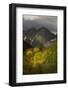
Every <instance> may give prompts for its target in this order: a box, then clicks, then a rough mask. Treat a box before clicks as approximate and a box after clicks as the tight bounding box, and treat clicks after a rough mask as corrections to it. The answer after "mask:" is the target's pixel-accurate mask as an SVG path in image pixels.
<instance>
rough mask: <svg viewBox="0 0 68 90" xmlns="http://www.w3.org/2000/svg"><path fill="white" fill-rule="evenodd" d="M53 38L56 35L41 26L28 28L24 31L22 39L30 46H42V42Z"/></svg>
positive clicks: (44, 42)
mask: <svg viewBox="0 0 68 90" xmlns="http://www.w3.org/2000/svg"><path fill="white" fill-rule="evenodd" d="M54 38H56V35H54V34H53V33H51V32H50V31H49V30H48V29H47V28H45V27H41V28H39V29H38V30H37V29H35V28H31V29H30V30H27V31H24V41H26V42H27V43H28V44H30V45H31V46H32V47H43V46H44V44H46V43H47V42H48V41H50V40H52V39H54Z"/></svg>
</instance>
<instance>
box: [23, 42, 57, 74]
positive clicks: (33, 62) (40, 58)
mask: <svg viewBox="0 0 68 90" xmlns="http://www.w3.org/2000/svg"><path fill="white" fill-rule="evenodd" d="M56 72H57V43H56V41H55V42H54V43H53V44H51V45H50V46H48V47H47V48H38V47H35V48H28V49H25V51H24V58H23V74H39V73H40V74H42V73H56Z"/></svg>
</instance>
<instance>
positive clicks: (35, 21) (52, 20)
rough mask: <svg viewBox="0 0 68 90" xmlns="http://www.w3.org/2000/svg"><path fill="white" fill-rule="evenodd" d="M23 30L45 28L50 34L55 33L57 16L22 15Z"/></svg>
mask: <svg viewBox="0 0 68 90" xmlns="http://www.w3.org/2000/svg"><path fill="white" fill-rule="evenodd" d="M23 19H24V28H31V27H35V28H39V27H42V26H44V27H46V28H48V29H49V30H50V31H51V32H53V33H55V34H56V33H57V16H39V15H24V16H23Z"/></svg>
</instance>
